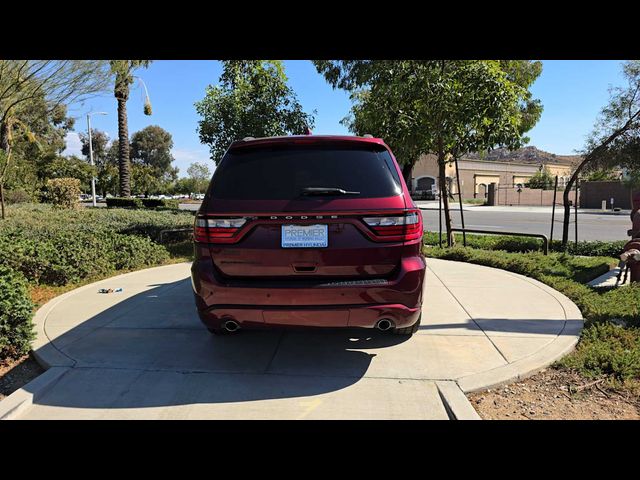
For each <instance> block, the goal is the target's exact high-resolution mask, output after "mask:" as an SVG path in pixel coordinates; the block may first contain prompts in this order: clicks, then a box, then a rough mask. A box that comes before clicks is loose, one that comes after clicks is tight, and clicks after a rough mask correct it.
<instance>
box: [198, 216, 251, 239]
mask: <svg viewBox="0 0 640 480" xmlns="http://www.w3.org/2000/svg"><path fill="white" fill-rule="evenodd" d="M245 223H247V219H246V218H242V217H241V218H207V217H197V218H196V223H195V225H194V228H193V239H194V240H195V241H196V242H203V243H233V242H234V241H235V240H236V238H235V237H236V235H237V234H238V232H239V231H240V228H241V227H242V226H243V225H244V224H245Z"/></svg>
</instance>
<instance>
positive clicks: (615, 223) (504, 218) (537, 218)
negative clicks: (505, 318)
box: [180, 203, 631, 241]
mask: <svg viewBox="0 0 640 480" xmlns="http://www.w3.org/2000/svg"><path fill="white" fill-rule="evenodd" d="M435 205H436V207H434V206H433V204H432V203H430V204H429V205H428V206H426V209H425V206H424V205H420V206H421V207H422V218H423V220H424V229H425V230H427V231H430V232H437V231H438V210H437V203H436V204H435ZM199 207H200V204H194V203H192V204H181V205H180V208H181V209H182V210H197V209H198V208H199ZM434 208H435V209H434ZM573 215H574V212H573V210H572V211H571V224H570V228H569V239H570V240H571V241H573V240H574V238H575V237H574V235H575V233H574V232H575V230H574V223H573V220H574V216H573ZM451 216H452V219H453V223H454V226H455V227H462V223H461V222H460V211H459V210H458V206H457V205H453V206H452V208H451ZM442 221H443V228H444V215H443V220H442ZM464 221H465V226H466V228H472V229H483V230H492V231H496V232H500V231H509V232H522V233H541V234H544V235H547V237H548V236H549V234H550V231H551V209H550V207H549V208H539V207H533V208H530V207H476V206H465V210H464ZM629 228H631V221H630V220H629V214H628V212H620V213H619V214H613V213H601V212H597V211H580V210H579V211H578V240H627V239H628V237H627V230H628V229H629ZM553 238H554V239H556V240H559V239H561V238H562V208H556V221H555V227H554V230H553Z"/></svg>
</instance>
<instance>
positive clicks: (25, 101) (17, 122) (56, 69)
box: [0, 60, 108, 218]
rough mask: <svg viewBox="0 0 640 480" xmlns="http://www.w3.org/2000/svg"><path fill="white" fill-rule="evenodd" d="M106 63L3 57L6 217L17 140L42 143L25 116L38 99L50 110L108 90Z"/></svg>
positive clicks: (0, 126) (0, 113) (1, 160)
mask: <svg viewBox="0 0 640 480" xmlns="http://www.w3.org/2000/svg"><path fill="white" fill-rule="evenodd" d="M107 81H108V72H107V70H106V63H105V62H102V61H91V60H0V152H1V153H0V204H1V207H2V218H5V208H4V195H3V191H4V184H5V181H6V179H7V175H8V174H9V173H10V170H11V167H12V160H13V158H12V157H13V146H14V143H15V142H16V141H18V140H21V139H24V138H26V139H28V140H29V141H30V143H32V144H33V145H36V146H40V145H41V143H40V141H39V140H38V138H37V135H36V134H35V133H34V132H33V131H32V130H31V129H30V125H29V122H28V121H27V119H26V118H25V117H27V116H28V115H29V109H30V106H31V105H33V103H34V102H39V101H43V102H44V104H45V105H46V107H45V109H46V111H47V112H55V111H56V110H57V109H59V108H60V107H61V106H63V105H65V104H67V103H72V102H76V101H80V100H82V99H85V98H87V97H89V96H91V95H94V94H96V93H100V92H102V91H104V90H105V88H106V86H107Z"/></svg>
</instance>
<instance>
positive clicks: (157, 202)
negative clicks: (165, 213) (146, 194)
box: [142, 198, 180, 210]
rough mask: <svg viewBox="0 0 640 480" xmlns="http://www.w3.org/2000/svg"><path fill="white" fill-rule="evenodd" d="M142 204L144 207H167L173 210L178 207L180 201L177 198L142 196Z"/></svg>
mask: <svg viewBox="0 0 640 480" xmlns="http://www.w3.org/2000/svg"><path fill="white" fill-rule="evenodd" d="M142 204H143V205H144V206H145V207H146V208H167V209H174V210H177V209H178V208H180V202H179V201H178V200H173V199H168V198H143V199H142Z"/></svg>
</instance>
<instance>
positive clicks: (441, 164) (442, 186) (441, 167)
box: [438, 151, 455, 247]
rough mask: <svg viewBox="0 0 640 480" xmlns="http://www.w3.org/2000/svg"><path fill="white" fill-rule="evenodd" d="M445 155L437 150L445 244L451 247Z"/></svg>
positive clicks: (451, 233)
mask: <svg viewBox="0 0 640 480" xmlns="http://www.w3.org/2000/svg"><path fill="white" fill-rule="evenodd" d="M445 166H446V163H445V156H444V152H442V151H440V152H438V178H439V181H440V197H441V198H442V210H444V223H445V228H446V229H447V246H448V247H452V246H453V245H454V244H455V238H454V237H453V232H452V231H451V228H452V226H451V212H450V211H449V192H448V189H447V180H446V177H445V175H446V173H445Z"/></svg>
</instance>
